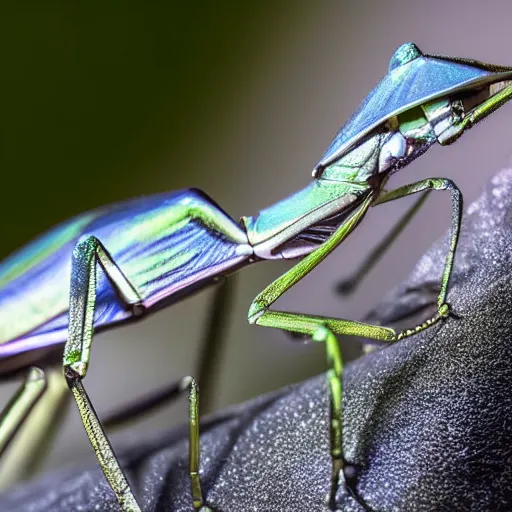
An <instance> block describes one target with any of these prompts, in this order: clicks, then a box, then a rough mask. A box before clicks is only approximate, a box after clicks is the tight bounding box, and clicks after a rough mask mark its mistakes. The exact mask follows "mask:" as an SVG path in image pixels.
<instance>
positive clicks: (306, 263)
mask: <svg viewBox="0 0 512 512" xmlns="http://www.w3.org/2000/svg"><path fill="white" fill-rule="evenodd" d="M447 188H450V189H451V190H452V191H454V192H452V199H453V211H454V214H453V217H452V218H453V226H454V229H453V231H454V234H452V242H451V245H450V253H449V256H448V258H447V263H446V265H445V272H444V274H443V286H442V288H443V291H442V294H441V295H440V298H439V311H438V313H437V314H436V315H435V316H434V317H432V318H430V319H428V320H427V321H426V322H424V323H423V324H421V325H419V326H416V327H415V328H413V329H409V330H406V331H402V332H400V333H397V332H396V331H394V330H393V329H389V328H386V327H380V326H375V325H370V324H364V323H360V322H354V321H350V320H343V319H338V318H330V317H322V316H312V315H305V314H299V313H291V312H283V311H274V310H271V309H270V306H271V305H272V304H273V303H274V302H275V301H276V300H277V299H278V298H279V297H280V296H281V295H283V294H284V293H285V292H286V291H287V290H288V289H290V288H291V287H292V286H293V285H295V284H296V283H297V282H298V281H300V280H301V279H302V278H303V277H304V276H305V275H307V274H308V273H309V272H311V271H312V270H313V269H314V268H315V267H316V266H317V265H319V264H320V263H321V262H322V261H323V260H324V259H325V258H326V257H327V256H328V255H329V254H330V253H331V252H332V251H333V250H334V249H335V248H336V247H337V246H338V245H339V244H340V243H341V242H343V240H345V238H346V237H347V236H348V235H349V234H350V232H351V231H352V230H353V229H354V227H355V226H357V224H358V223H359V222H360V221H361V220H362V218H363V216H364V215H365V214H366V212H367V211H368V208H369V207H370V205H371V204H372V200H373V199H372V198H371V197H369V198H368V199H367V200H366V201H365V202H364V203H363V204H362V205H361V206H360V207H359V209H358V210H357V211H356V212H355V213H354V214H353V215H352V216H351V217H350V218H349V219H348V220H347V221H345V223H344V224H342V225H341V226H340V227H338V229H337V230H336V231H335V232H334V234H333V235H332V236H331V237H330V238H329V239H328V240H327V241H326V242H325V243H324V244H322V245H321V246H320V247H318V249H316V250H315V251H313V252H312V253H310V254H309V255H308V256H306V257H305V258H304V259H302V260H301V261H300V262H299V263H298V264H297V265H295V267H293V268H292V269H290V270H289V271H288V272H286V273H285V274H284V275H283V276H281V277H279V278H278V279H276V280H275V281H274V282H273V283H271V284H270V285H269V286H268V287H267V288H265V290H263V291H262V292H261V293H260V294H259V295H258V296H257V297H256V298H255V299H254V301H253V303H252V304H251V307H250V309H249V315H248V316H249V322H250V323H256V324H258V325H263V326H266V327H274V328H278V329H283V330H286V331H292V332H298V333H300V334H305V335H308V336H311V337H312V338H313V339H314V340H317V341H325V342H326V344H327V340H328V339H329V336H328V335H327V334H325V330H324V331H323V332H324V334H323V335H319V334H318V330H319V328H321V327H323V328H324V329H327V330H328V331H330V332H331V333H333V334H343V335H351V336H359V337H362V338H368V339H374V340H379V341H383V342H388V343H391V342H395V341H398V340H400V339H403V338H405V337H407V336H410V335H412V334H414V333H417V332H420V331H422V330H423V329H426V328H427V327H429V326H431V325H433V324H434V323H436V322H438V321H439V320H440V319H441V318H443V317H445V316H446V315H447V314H448V311H449V310H448V306H447V305H446V304H445V303H444V299H445V296H446V287H447V285H448V280H449V277H450V271H451V266H452V262H453V254H454V251H455V248H456V245H457V240H458V230H459V226H460V211H461V207H462V199H461V197H460V193H459V192H458V189H457V188H456V187H455V185H453V183H451V182H449V181H448V180H440V179H430V180H424V181H422V182H419V183H416V184H413V185H409V186H407V187H402V188H399V189H397V190H395V191H393V192H390V193H387V194H386V195H385V196H384V197H383V198H382V199H380V200H378V201H377V202H378V204H380V203H382V202H386V201H389V200H393V199H398V198H399V197H404V196H406V195H409V194H413V193H416V192H421V191H425V190H429V189H447ZM320 332H322V331H320ZM327 350H328V359H329V361H330V369H329V374H328V379H329V387H330V393H331V414H330V418H331V426H332V425H336V424H339V425H340V427H339V433H338V434H339V435H338V434H333V430H331V457H332V461H333V474H335V473H336V474H337V472H338V471H339V470H340V469H341V470H343V471H344V474H345V470H346V469H347V467H346V464H345V462H344V459H343V456H342V455H340V454H342V453H343V446H342V437H341V424H342V421H341V419H342V410H341V390H342V383H341V368H342V367H343V363H342V359H341V354H340V353H339V352H337V351H335V350H333V349H332V342H329V346H327ZM336 379H337V380H339V383H338V384H334V382H335V380H336ZM338 393H339V394H340V396H338ZM348 480H349V478H348V475H346V474H345V482H346V485H347V484H348V483H349V482H348ZM337 482H338V480H337V478H335V477H333V478H332V479H331V489H330V493H329V499H328V503H329V504H330V506H331V508H333V507H334V498H335V496H336V491H337ZM353 494H355V493H353Z"/></svg>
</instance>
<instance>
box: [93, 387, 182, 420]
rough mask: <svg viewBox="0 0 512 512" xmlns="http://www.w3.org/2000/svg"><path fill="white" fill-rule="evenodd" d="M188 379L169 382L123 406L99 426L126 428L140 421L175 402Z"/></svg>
mask: <svg viewBox="0 0 512 512" xmlns="http://www.w3.org/2000/svg"><path fill="white" fill-rule="evenodd" d="M189 379H190V377H184V378H182V379H179V380H177V381H174V382H171V383H170V384H167V385H165V386H162V387H161V388H159V389H157V390H156V391H153V392H151V393H149V394H147V395H145V396H143V397H139V398H137V399H136V400H134V401H133V402H130V403H128V404H124V405H123V406H122V407H120V408H119V409H117V410H116V411H114V412H111V413H110V414H109V415H108V416H105V417H104V418H102V420H101V424H102V425H103V427H104V428H105V429H106V430H111V429H115V428H118V427H121V426H126V425H127V424H128V423H131V422H133V421H136V420H138V419H140V418H141V417H142V416H145V415H146V414H147V413H149V412H151V411H154V410H155V409H157V408H159V407H161V406H163V405H165V404H166V403H169V402H172V401H174V400H176V399H177V398H178V397H180V396H181V395H182V394H183V391H185V390H186V389H187V387H188V380H189Z"/></svg>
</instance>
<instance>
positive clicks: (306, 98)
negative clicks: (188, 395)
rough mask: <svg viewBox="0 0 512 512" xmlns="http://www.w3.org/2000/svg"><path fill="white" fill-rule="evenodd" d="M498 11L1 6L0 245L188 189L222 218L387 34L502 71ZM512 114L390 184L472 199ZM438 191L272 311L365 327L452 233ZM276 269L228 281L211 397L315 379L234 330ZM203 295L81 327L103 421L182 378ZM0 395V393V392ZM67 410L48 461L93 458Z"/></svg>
mask: <svg viewBox="0 0 512 512" xmlns="http://www.w3.org/2000/svg"><path fill="white" fill-rule="evenodd" d="M511 10H512V6H511V5H510V3H507V2H486V3H485V4H483V3H479V2H476V1H474V0H470V1H466V2H464V3H461V2H458V1H457V2H446V1H441V0H435V1H431V2H415V3H412V2H408V1H405V0H393V1H389V2H380V1H378V0H365V1H363V0H361V1H359V2H342V1H332V2H327V1H325V2H292V1H281V2H256V3H243V2H212V3H204V5H202V6H201V5H198V3H191V2H189V3H185V2H183V3H178V2H172V3H170V2H167V3H166V2H122V3H121V2H119V3H115V2H109V3H99V2H98V3H94V2H88V3H82V4H78V3H45V4H41V3H34V4H26V3H24V4H21V3H19V4H10V5H9V6H3V7H2V9H1V15H0V48H1V50H0V52H1V63H2V70H1V73H2V80H1V82H0V84H1V85H0V87H1V92H2V96H1V97H2V100H3V101H2V103H1V105H2V109H1V115H0V126H1V128H0V130H1V133H0V159H1V167H0V168H1V173H2V174H1V176H2V182H1V183H2V195H1V197H2V200H1V201H0V214H1V219H2V220H3V222H2V237H1V238H0V254H1V256H2V257H4V256H6V255H7V254H9V253H10V252H12V251H13V250H15V249H16V248H17V247H19V246H20V245H22V244H24V243H26V242H27V241H28V240H30V239H31V238H32V237H34V236H35V235H36V234H38V233H40V232H42V231H44V230H45V229H47V228H49V227H50V226H52V225H53V224H55V223H57V222H59V221H61V220H63V219H65V218H67V217H69V216H72V215H74V214H76V213H79V212H82V211H84V210H88V209H90V208H93V207H95V206H98V205H100V204H105V203H109V202H112V201H117V200H121V199H124V198H128V197H133V196H137V195H141V194H150V193H154V192H160V191H164V190H172V189H177V188H183V187H189V186H196V187H199V188H201V189H203V190H205V191H206V192H208V193H209V194H210V195H211V196H212V197H213V198H214V199H215V200H216V201H217V202H218V203H219V204H220V205H221V206H222V207H223V208H224V209H225V210H226V211H228V212H230V213H231V214H232V215H233V217H234V218H235V219H237V218H238V217H240V216H241V215H254V214H256V213H257V212H258V210H259V209H262V208H264V207H266V206H268V205H269V204H271V203H273V202H275V201H277V200H279V199H281V198H283V197H285V196H286V195H288V194H290V193H292V192H294V191H295V190H297V189H299V188H300V187H303V186H304V185H306V184H307V183H308V181H309V180H310V172H311V169H312V168H313V167H314V165H315V164H316V162H317V161H318V160H319V158H320V157H321V155H322V152H323V151H324V150H325V148H326V147H327V146H328V144H329V142H330V140H331V138H332V137H333V135H334V133H335V132H336V130H337V129H338V127H339V125H340V124H341V123H342V122H343V121H344V120H345V119H347V117H348V116H349V115H350V113H351V112H352V111H353V110H354V109H355V107H356V106H357V105H358V104H359V102H360V101H361V100H362V99H363V98H364V97H365V96H366V94H367V93H368V92H369V91H370V90H371V88H372V87H373V86H374V85H375V83H376V82H377V81H378V80H379V79H380V77H381V76H383V75H384V74H385V73H386V70H387V65H388V61H389V58H390V57H391V55H392V53H393V51H394V49H395V48H396V47H397V46H398V45H400V44H401V43H403V42H406V41H408V40H414V41H415V42H416V43H417V44H418V45H419V46H420V48H421V49H423V50H424V51H425V52H427V53H440V54H449V55H456V56H464V57H473V58H477V59H481V60H484V61H488V62H494V63H498V64H505V65H506V64H509V65H512V54H511V52H510V48H511V47H512V44H511V43H512V35H511V33H510V26H509V20H510V14H511ZM511 112H512V107H508V109H507V108H504V109H502V110H501V111H499V112H498V113H496V114H495V115H494V116H493V117H492V118H491V119H490V120H488V121H487V122H486V123H484V124H483V125H481V126H478V127H477V128H475V130H473V131H472V132H471V133H470V134H468V135H467V136H465V137H464V138H463V139H462V140H461V141H460V142H458V143H457V144H456V145H455V146H453V147H451V148H440V147H436V148H434V149H432V150H431V151H430V152H429V153H428V155H425V156H424V157H422V158H421V159H420V160H419V161H418V162H415V163H414V165H413V166H411V169H409V168H408V169H407V170H405V171H404V172H403V173H400V174H399V175H397V176H396V179H394V181H393V185H396V186H398V185H400V184H403V183H406V182H411V181H414V180H417V179H421V178H423V177H427V176H433V175H434V176H446V177H449V178H452V179H454V180H456V181H457V183H458V184H459V186H460V187H461V188H462V190H463V193H464V195H465V198H466V200H467V201H470V200H471V199H473V198H475V197H476V196H477V195H478V193H479V191H480V189H481V187H482V185H483V183H484V182H485V181H486V180H487V179H488V177H489V176H490V175H492V174H493V173H494V172H496V171H497V170H498V169H499V168H501V167H504V166H506V165H509V163H510V154H511V147H510V138H509V136H508V134H509V132H510V118H511ZM434 196H436V197H432V198H431V199H429V204H428V205H427V206H426V208H425V210H424V211H422V212H421V214H420V215H419V216H418V218H417V219H416V220H415V222H414V225H413V226H412V227H411V228H409V229H408V230H406V232H405V233H404V235H403V236H402V238H401V239H400V240H399V242H398V243H397V244H396V246H395V247H394V249H393V251H391V254H388V255H387V256H386V257H385V258H384V260H383V262H382V265H381V266H379V267H378V268H377V269H375V270H374V271H373V272H372V273H371V275H370V276H369V278H368V279H367V280H366V281H365V283H364V285H363V286H362V287H361V289H360V290H359V291H358V293H357V294H356V295H355V296H354V297H351V298H350V300H346V299H341V298H339V297H337V296H336V295H335V294H334V292H333V284H334V282H335V281H336V280H337V279H338V278H340V277H343V276H347V275H349V274H350V272H351V271H353V270H354V269H355V268H356V267H357V264H358V262H359V261H360V260H361V258H362V256H363V255H364V254H365V253H366V252H367V251H368V250H369V248H370V247H372V246H373V245H375V243H376V242H377V240H378V239H380V238H381V237H382V236H384V234H385V233H386V232H387V230H388V229H389V228H390V227H391V225H392V224H393V222H395V221H396V219H397V218H398V217H399V216H400V213H401V212H402V211H403V210H404V209H406V208H407V206H408V204H409V202H408V201H407V200H404V201H400V202H398V203H395V204H390V205H386V206H382V207H380V208H379V212H378V214H377V215H375V213H374V214H373V215H370V216H369V217H368V219H367V220H366V222H365V223H364V224H363V225H362V226H361V227H360V228H358V230H357V233H355V234H354V235H353V236H352V237H351V239H350V241H349V242H348V243H347V244H346V246H344V247H343V248H341V249H340V250H339V251H337V252H336V254H335V255H333V256H332V257H331V258H329V259H328V260H327V261H326V262H325V263H324V264H322V266H321V267H320V268H319V269H318V270H317V271H315V272H314V273H313V274H312V275H311V276H308V278H307V279H305V280H304V282H302V283H300V284H299V285H298V286H297V287H296V288H294V289H293V290H292V291H290V293H289V294H287V295H286V296H285V297H283V299H281V300H280V302H279V306H280V307H281V308H283V309H289V310H299V311H308V312H312V313H319V314H324V315H338V316H344V317H347V318H354V319H357V318H361V317H362V316H363V315H364V313H365V312H366V311H367V310H368V309H370V307H371V306H373V305H374V304H375V303H376V302H377V301H378V300H379V298H380V297H382V296H383V294H384V293H385V292H386V291H387V290H388V289H390V288H391V287H392V286H393V285H394V284H396V283H397V282H399V280H400V279H401V278H403V277H405V275H406V274H407V272H408V270H409V269H410V268H412V266H413V264H414V262H415V261H416V260H417V258H418V257H419V256H420V255H421V254H422V253H423V251H424V250H425V249H426V248H427V247H428V246H429V245H430V243H431V242H432V241H433V240H434V239H435V238H436V237H438V236H439V235H440V234H442V233H443V232H444V231H445V230H446V229H447V228H448V226H449V216H450V208H449V199H448V197H446V196H444V195H443V194H434ZM371 213H372V212H371ZM441 265H442V263H441V262H440V273H441ZM289 266H290V264H289V263H268V264H261V265H258V266H254V267H252V268H249V269H247V270H246V271H244V272H242V273H241V275H240V279H239V282H238V283H237V284H238V287H237V292H236V301H235V304H234V307H233V311H232V321H231V322H230V326H229V330H228V332H227V333H226V338H227V341H228V345H229V346H228V349H227V351H226V354H225V355H224V358H223V361H222V364H221V366H220V367H219V368H218V371H217V379H216V386H215V403H214V404H213V408H219V407H222V406H225V405H227V404H229V403H234V402H238V401H241V400H245V399H247V398H250V397H252V396H255V395H257V394H259V393H262V392H265V391H270V390H272V389H276V388H278V387H280V386H282V385H285V384H287V383H291V382H294V381H297V380H300V379H303V378H306V377H307V376H312V375H314V374H316V373H318V372H320V371H323V369H324V354H323V350H322V347H319V346H305V345H302V344H297V343H292V342H290V341H289V339H288V338H287V337H286V336H284V335H283V334H282V333H280V332H274V331H270V330H265V329H262V328H256V327H251V326H248V325H247V322H246V315H247V308H248V306H249V304H250V302H251V300H252V298H253V297H254V296H255V295H256V294H257V293H258V292H259V291H261V289H262V288H263V287H264V286H265V285H266V284H267V283H269V282H270V281H271V280H272V279H274V278H275V277H277V276H278V275H280V274H281V273H282V272H283V271H284V270H285V269H287V268H288V267H289ZM211 298H212V294H211V291H207V292H205V293H203V294H201V295H198V296H196V297H193V298H191V299H187V300H186V301H184V302H183V303H180V304H177V305H176V306H173V307H172V308H169V309H166V310H163V311H161V312H159V313H158V314H156V315H155V316H154V317H151V318H150V319H148V320H145V321H143V322H141V323H139V324H137V325H134V326H130V327H126V328H123V329H118V330H115V331H112V332H108V333H105V334H103V335H100V336H98V337H97V339H96V342H95V346H94V350H93V362H92V365H91V369H90V371H89V373H88V377H87V380H86V386H87V388H88V389H89V391H90V393H91V396H92V399H93V401H94V403H95V405H96V408H97V410H98V411H99V412H100V414H101V413H105V412H106V411H108V410H109V409H110V408H111V407H112V406H113V404H117V405H118V404H119V403H121V402H123V401H125V400H129V399H130V398H134V397H135V396H137V395H139V394H142V393H143V392H144V391H148V390H150V389H154V388H155V387H156V386H158V385H159V384H162V383H163V382H167V381H169V380H171V379H174V378H176V377H179V376H181V375H183V374H186V373H192V374H193V373H194V369H195V363H196V360H197V343H198V341H199V339H200V335H201V325H202V323H203V319H204V317H205V314H206V311H207V308H208V306H209V302H210V300H211ZM0 307H1V304H0ZM342 342H343V346H344V351H345V352H344V353H345V354H346V355H347V357H353V356H354V355H356V354H357V353H358V351H359V346H358V344H357V343H356V342H355V341H354V340H346V339H344V340H342ZM121 349H124V350H121ZM13 389H14V387H13V385H5V386H3V387H2V390H1V391H2V394H1V396H0V400H1V403H5V402H6V401H7V400H8V397H9V396H10V394H11V393H12V391H13ZM68 416H69V417H68V418H67V422H66V425H65V427H64V429H63V431H62V433H61V434H60V435H59V438H58V440H57V442H56V445H55V450H54V451H53V452H52V454H51V456H50V457H49V458H48V463H47V466H48V467H58V466H61V465H62V464H77V463H82V462H83V460H84V459H83V457H86V459H87V461H88V462H91V463H93V458H92V455H91V449H90V447H89V445H88V442H87V439H86V436H85V433H84V432H83V430H82V427H81V423H80V419H79V417H78V413H77V411H76V408H75V407H72V409H71V412H70V414H69V415H68ZM185 418H186V409H185V406H184V404H181V405H179V406H175V407H173V408H172V409H171V408H168V409H165V410H163V411H162V412H160V413H158V414H157V415H155V416H154V417H152V418H150V419H148V420H145V421H144V422H142V423H141V424H138V425H137V426H136V427H133V428H131V429H129V430H128V431H127V432H125V433H122V434H119V435H116V436H114V438H113V439H114V444H115V445H116V446H119V445H122V444H123V443H125V442H129V441H130V440H133V439H137V436H138V435H141V433H144V432H148V431H152V430H154V429H158V428H164V427H167V426H169V425H171V424H175V423H180V422H183V421H184V420H185Z"/></svg>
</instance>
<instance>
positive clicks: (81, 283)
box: [63, 237, 140, 512]
mask: <svg viewBox="0 0 512 512" xmlns="http://www.w3.org/2000/svg"><path fill="white" fill-rule="evenodd" d="M98 263H99V264H100V265H101V267H102V269H103V270H104V271H105V273H106V275H107V277H108V278H109V280H110V281H111V283H112V284H113V286H114V288H115V289H116V290H117V292H118V294H119V295H120V297H122V298H123V299H124V301H125V302H126V303H127V304H129V305H131V306H132V307H134V309H135V308H136V307H137V306H138V304H139V303H140V299H139V296H138V294H137V292H136V290H135V289H134V287H133V286H132V285H131V284H130V282H129V281H128V280H127V279H126V278H125V277H124V275H123V273H122V272H121V270H120V269H119V268H118V267H117V266H116V265H115V263H114V261H113V260H112V258H111V256H110V255H109V254H108V252H107V251H106V250H105V248H104V247H103V246H102V245H101V243H100V241H99V240H98V239H97V238H95V237H90V238H87V239H86V240H84V241H82V242H79V243H78V244H77V246H76V247H75V250H74V251H73V260H72V269H71V292H70V303H69V337H68V341H67V342H66V345H65V347H64V360H63V370H64V375H65V377H66V381H67V383H68V386H69V388H70V389H71V391H72V393H73V396H74V398H75V401H76V403H77V406H78V410H79V412H80V416H81V417H82V422H83V424H84V427H85V431H86V432H87V435H88V437H89V441H90V442H91V445H92V447H93V449H94V452H95V453H96V456H97V457H98V461H99V463H100V466H101V469H102V470H103V473H104V474H105V477H106V479H107V481H108V483H109V484H110V486H111V487H112V490H113V491H114V493H115V495H116V498H117V500H118V502H119V505H120V507H121V509H122V510H123V511H125V512H139V511H140V507H139V505H138V504H137V502H136V500H135V497H134V495H133V493H132V491H131V489H130V485H129V484H128V481H127V479H126V477H125V475H124V473H123V471H122V469H121V467H120V465H119V462H118V460H117V458H116V456H115V454H114V451H113V449H112V446H111V445H110V442H109V440H108V438H107V436H106V435H105V432H104V430H103V427H102V425H101V422H100V420H99V418H98V416H97V414H96V412H95V410H94V408H93V406H92V404H91V402H90V400H89V397H88V396H87V393H86V391H85V388H84V386H83V384H82V380H83V379H84V378H85V375H86V374H87V368H88V365H89V360H90V353H91V344H92V337H93V320H94V310H95V304H96V269H97V265H98Z"/></svg>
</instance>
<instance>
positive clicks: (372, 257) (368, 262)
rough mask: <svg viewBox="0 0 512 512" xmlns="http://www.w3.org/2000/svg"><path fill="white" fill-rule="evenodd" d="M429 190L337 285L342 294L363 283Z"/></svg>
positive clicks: (425, 197)
mask: <svg viewBox="0 0 512 512" xmlns="http://www.w3.org/2000/svg"><path fill="white" fill-rule="evenodd" d="M429 192H430V191H429V190H427V191H426V192H425V193H423V194H422V195H421V196H420V197H419V198H418V200H417V201H416V202H415V203H414V204H413V205H412V206H411V207H410V208H409V209H408V210H407V211H406V212H405V214H404V215H403V217H402V218H401V219H400V220H399V221H398V222H397V223H396V225H395V226H393V229H392V230H391V231H390V232H389V233H388V234H387V235H386V237H385V238H384V239H383V240H382V241H381V242H380V244H379V245H377V247H375V248H374V249H373V250H372V251H371V252H370V254H369V255H368V256H367V258H366V259H365V260H364V261H363V263H362V264H361V265H360V266H359V268H358V269H357V270H356V271H355V272H354V274H353V275H352V276H351V277H349V278H345V279H343V280H341V281H340V282H339V283H338V284H337V285H336V291H337V292H338V293H340V294H341V295H349V294H351V293H353V292H354V291H355V290H356V288H358V286H359V285H360V284H361V281H362V280H363V279H364V278H365V277H366V276H367V275H368V273H369V272H370V270H371V269H372V268H373V267H374V266H375V265H376V264H377V263H378V262H379V260H380V259H381V257H382V256H383V255H384V253H385V252H386V251H387V250H388V249H389V247H390V246H391V244H392V243H393V242H394V241H395V240H396V239H397V238H398V236H399V235H400V234H401V233H402V231H403V230H404V229H405V227H406V226H407V224H409V222H410V221H411V220H412V218H413V217H414V216H415V215H416V213H417V212H418V211H419V209H420V208H421V207H422V206H423V203H424V202H425V200H426V199H427V197H428V194H429Z"/></svg>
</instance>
